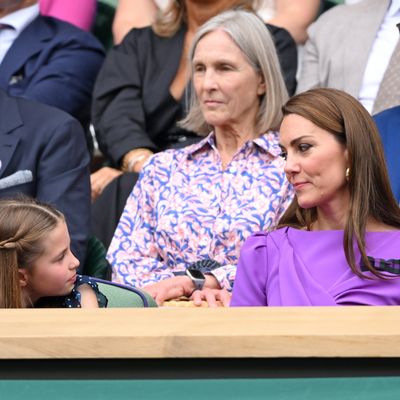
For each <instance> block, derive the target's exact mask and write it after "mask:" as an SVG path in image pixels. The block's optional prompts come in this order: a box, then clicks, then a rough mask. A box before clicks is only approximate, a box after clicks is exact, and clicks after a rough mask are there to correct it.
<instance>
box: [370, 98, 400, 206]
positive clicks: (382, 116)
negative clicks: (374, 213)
mask: <svg viewBox="0 0 400 400" xmlns="http://www.w3.org/2000/svg"><path fill="white" fill-rule="evenodd" d="M374 120H375V122H376V125H377V126H378V129H379V133H380V135H381V139H382V143H383V149H384V151H385V158H386V164H387V168H388V171H389V178H390V183H391V185H392V190H393V193H394V196H395V197H396V199H397V201H398V202H399V203H400V106H397V107H393V108H390V109H388V110H385V111H382V112H380V113H379V114H376V115H374Z"/></svg>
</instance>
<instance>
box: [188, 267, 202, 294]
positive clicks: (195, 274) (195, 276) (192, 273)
mask: <svg viewBox="0 0 400 400" xmlns="http://www.w3.org/2000/svg"><path fill="white" fill-rule="evenodd" d="M185 273H186V275H187V276H188V277H189V278H190V279H191V280H192V282H193V284H194V290H201V289H203V286H204V283H205V281H206V277H205V276H204V274H203V273H202V272H201V271H199V270H198V269H194V268H188V269H187V270H186V272H185Z"/></svg>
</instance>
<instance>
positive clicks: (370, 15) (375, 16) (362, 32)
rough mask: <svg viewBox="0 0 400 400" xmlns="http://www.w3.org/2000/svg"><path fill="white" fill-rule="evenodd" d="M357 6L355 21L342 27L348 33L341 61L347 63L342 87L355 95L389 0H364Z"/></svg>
mask: <svg viewBox="0 0 400 400" xmlns="http://www.w3.org/2000/svg"><path fill="white" fill-rule="evenodd" d="M372 5H373V7H372ZM359 6H360V13H358V14H357V15H354V18H357V19H358V21H357V23H356V24H354V25H353V26H351V27H344V29H348V30H349V34H348V40H346V42H345V43H344V44H343V45H344V46H345V49H344V52H343V56H344V60H343V61H344V64H347V65H348V68H346V71H347V73H343V79H344V80H345V85H344V87H345V88H347V89H346V91H348V92H349V93H351V94H353V95H354V96H355V97H357V96H358V94H359V92H360V88H361V84H362V81H363V78H364V71H365V67H366V65H367V62H368V57H369V53H370V52H371V49H372V46H373V44H374V40H375V37H376V34H377V32H378V30H379V27H380V25H381V23H382V21H383V18H384V17H385V13H386V11H387V9H388V7H389V1H388V0H384V1H383V0H364V1H363V2H362V3H361V4H360V5H359ZM362 6H363V7H362ZM371 8H372V9H373V11H372V12H371ZM360 71H362V72H361V73H360Z"/></svg>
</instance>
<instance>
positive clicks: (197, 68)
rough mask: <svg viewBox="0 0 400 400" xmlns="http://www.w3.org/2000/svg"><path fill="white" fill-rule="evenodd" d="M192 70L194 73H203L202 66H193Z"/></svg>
mask: <svg viewBox="0 0 400 400" xmlns="http://www.w3.org/2000/svg"><path fill="white" fill-rule="evenodd" d="M193 70H194V72H202V71H204V67H203V66H202V65H195V67H194V68H193Z"/></svg>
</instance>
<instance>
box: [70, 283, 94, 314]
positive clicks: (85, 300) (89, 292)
mask: <svg viewBox="0 0 400 400" xmlns="http://www.w3.org/2000/svg"><path fill="white" fill-rule="evenodd" d="M76 290H77V291H78V292H79V293H80V294H81V307H82V308H99V303H98V301H97V296H96V293H95V292H94V290H93V289H92V288H91V287H90V286H89V285H88V284H87V283H85V284H83V285H80V286H79V287H78V288H77V289H76Z"/></svg>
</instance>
